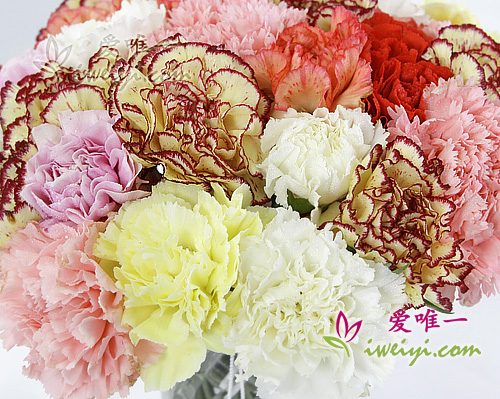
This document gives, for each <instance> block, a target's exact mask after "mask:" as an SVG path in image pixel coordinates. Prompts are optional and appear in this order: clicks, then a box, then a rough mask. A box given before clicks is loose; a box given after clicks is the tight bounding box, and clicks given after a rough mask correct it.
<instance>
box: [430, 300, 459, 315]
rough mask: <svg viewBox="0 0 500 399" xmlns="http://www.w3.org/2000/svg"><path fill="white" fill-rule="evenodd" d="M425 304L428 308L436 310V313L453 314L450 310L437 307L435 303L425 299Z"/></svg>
mask: <svg viewBox="0 0 500 399" xmlns="http://www.w3.org/2000/svg"><path fill="white" fill-rule="evenodd" d="M424 302H425V304H426V305H427V307H428V308H430V309H432V310H435V311H436V312H440V313H445V314H453V312H450V311H449V310H446V309H444V308H442V307H441V306H439V305H436V304H435V303H432V302H431V301H429V300H428V299H425V298H424Z"/></svg>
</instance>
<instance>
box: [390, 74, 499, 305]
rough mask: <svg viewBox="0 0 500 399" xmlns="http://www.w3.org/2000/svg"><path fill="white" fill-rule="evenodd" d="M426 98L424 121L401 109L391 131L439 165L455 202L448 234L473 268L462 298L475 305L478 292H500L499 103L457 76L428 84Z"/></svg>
mask: <svg viewBox="0 0 500 399" xmlns="http://www.w3.org/2000/svg"><path fill="white" fill-rule="evenodd" d="M469 83H470V82H469ZM424 102H425V109H426V111H425V114H426V117H427V121H425V122H420V121H419V120H418V119H416V120H415V121H414V122H413V123H410V121H409V118H408V116H407V115H406V113H405V111H404V110H403V109H401V108H399V109H398V110H397V112H395V113H393V114H392V116H393V119H394V120H393V121H392V122H391V123H390V124H389V132H390V134H391V137H392V138H394V137H396V136H406V137H410V138H412V139H413V140H415V141H416V142H418V143H420V145H421V146H422V149H423V151H424V153H425V154H426V155H427V156H428V157H432V158H434V157H436V158H438V159H440V160H441V162H442V164H443V172H442V174H441V180H442V182H443V183H445V184H447V185H448V189H447V190H446V195H447V196H448V197H450V198H451V199H452V200H453V202H454V203H455V205H456V210H455V211H454V212H453V214H452V220H451V228H452V233H453V235H454V237H455V239H456V240H457V241H459V242H461V247H462V249H463V252H464V256H465V258H466V259H467V260H468V262H470V263H471V264H472V265H473V266H474V270H473V271H472V273H471V274H470V275H469V277H468V278H467V279H466V280H465V282H466V284H467V286H468V287H469V291H467V292H466V293H461V295H462V300H463V302H465V303H468V304H473V303H476V302H478V301H479V299H480V298H481V291H482V292H483V293H485V294H486V295H491V294H494V293H495V291H500V255H499V254H500V237H499V232H500V220H499V218H498V216H497V215H498V207H499V205H500V203H499V199H500V153H499V151H498V149H499V148H500V106H499V104H496V103H494V102H492V101H490V100H489V99H488V98H487V96H486V94H485V92H484V91H483V90H482V89H481V88H480V87H478V86H475V85H472V84H471V83H470V84H465V85H464V84H463V83H462V79H461V78H454V79H451V80H449V81H443V80H440V82H439V84H438V85H435V84H433V85H431V86H430V87H429V88H428V89H427V90H426V91H425V92H424Z"/></svg>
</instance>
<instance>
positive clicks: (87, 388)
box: [0, 223, 162, 399]
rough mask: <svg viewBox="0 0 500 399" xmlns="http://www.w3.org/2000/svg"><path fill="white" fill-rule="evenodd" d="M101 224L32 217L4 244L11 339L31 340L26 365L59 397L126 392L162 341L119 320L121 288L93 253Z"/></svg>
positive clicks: (0, 316) (6, 326)
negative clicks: (139, 336) (144, 337)
mask: <svg viewBox="0 0 500 399" xmlns="http://www.w3.org/2000/svg"><path fill="white" fill-rule="evenodd" d="M101 225H102V224H93V225H90V226H83V225H81V226H79V227H78V230H77V229H75V228H72V227H69V226H68V225H67V224H64V223H58V224H53V225H51V226H49V227H47V228H44V227H42V226H41V225H38V224H33V223H30V224H28V225H27V226H26V228H25V229H23V230H20V231H18V232H17V233H16V234H14V235H13V236H12V239H11V240H10V241H9V242H8V243H7V244H6V245H5V247H4V248H2V249H0V271H1V272H0V278H1V281H0V284H1V285H2V287H1V288H2V289H1V294H0V330H1V331H2V333H1V336H2V339H3V341H4V345H5V347H6V348H7V349H10V348H11V347H13V346H21V345H25V346H28V347H29V348H30V352H29V354H28V356H27V358H26V360H27V361H28V363H29V365H28V366H27V368H26V369H25V370H24V372H25V374H27V375H28V377H30V378H36V379H39V380H40V381H41V382H42V383H43V384H44V386H45V389H46V391H47V392H48V393H49V394H50V395H51V396H53V397H54V398H61V399H62V398H65V399H67V398H72V399H88V398H96V399H105V398H108V397H109V396H111V395H112V394H114V393H115V392H119V393H120V394H121V395H126V394H127V393H128V390H129V386H131V385H132V384H133V383H134V382H135V380H136V379H137V378H138V376H139V372H140V369H141V366H148V365H150V364H151V363H152V362H156V361H157V360H158V356H159V351H161V349H162V348H160V347H158V346H157V345H154V344H152V343H150V342H148V341H141V342H140V343H139V344H138V345H137V346H134V345H133V344H132V342H131V341H130V338H129V335H128V329H127V328H125V327H123V326H121V325H120V320H121V316H122V299H123V297H122V293H121V292H119V291H118V290H117V288H116V287H115V284H114V283H113V281H112V280H111V278H110V277H109V276H108V275H107V274H106V273H105V272H104V271H103V270H102V269H101V268H100V266H99V265H98V263H97V262H96V260H95V259H94V258H93V256H92V255H91V254H92V248H93V245H94V244H95V242H96V239H97V236H98V234H99V232H100V231H102V230H104V228H103V226H101Z"/></svg>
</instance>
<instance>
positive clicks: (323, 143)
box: [260, 106, 388, 207]
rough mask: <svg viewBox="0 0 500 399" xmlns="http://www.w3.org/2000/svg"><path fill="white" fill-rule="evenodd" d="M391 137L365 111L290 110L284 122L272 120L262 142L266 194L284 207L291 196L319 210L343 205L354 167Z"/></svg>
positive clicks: (341, 108)
mask: <svg viewBox="0 0 500 399" xmlns="http://www.w3.org/2000/svg"><path fill="white" fill-rule="evenodd" d="M387 137H388V134H387V133H386V132H385V130H384V129H383V127H382V126H381V125H380V124H377V126H373V124H372V122H371V117H370V116H369V115H368V114H366V113H363V112H362V111H361V109H356V110H350V109H346V108H344V107H342V106H338V107H337V109H336V110H335V112H329V111H328V109H326V108H319V109H317V110H316V111H314V114H312V115H311V114H308V113H305V112H304V113H298V112H297V111H295V110H294V109H289V110H288V111H287V112H286V114H284V116H283V118H282V119H271V120H270V121H269V122H268V123H267V125H266V128H265V130H264V134H263V136H262V150H263V152H264V154H265V156H266V158H265V160H264V162H263V163H262V164H261V166H260V168H261V170H262V173H263V174H264V177H265V179H266V186H265V192H266V194H267V195H268V196H269V197H271V196H272V195H276V201H277V203H278V204H280V205H283V206H287V205H288V201H287V194H288V190H289V191H291V192H292V193H293V194H294V195H295V196H296V197H299V198H304V199H307V200H308V201H309V202H310V203H311V204H312V205H314V206H315V207H317V206H318V205H326V204H329V203H331V202H333V201H336V200H338V199H341V198H342V197H344V196H345V195H346V194H347V191H348V188H349V182H350V178H351V176H352V174H353V172H354V170H355V168H356V166H357V165H358V164H359V162H360V161H361V160H362V159H363V158H364V157H365V156H366V155H367V154H368V153H369V152H370V150H371V149H372V148H373V146H375V144H378V143H380V144H382V145H385V142H386V138H387Z"/></svg>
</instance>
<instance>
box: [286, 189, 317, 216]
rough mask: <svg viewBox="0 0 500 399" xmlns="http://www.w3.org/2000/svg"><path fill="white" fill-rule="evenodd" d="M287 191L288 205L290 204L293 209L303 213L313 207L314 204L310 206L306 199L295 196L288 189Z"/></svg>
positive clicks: (308, 211)
mask: <svg viewBox="0 0 500 399" xmlns="http://www.w3.org/2000/svg"><path fill="white" fill-rule="evenodd" d="M287 192H288V197H287V201H288V205H290V206H291V207H292V209H293V210H294V211H296V212H298V213H300V214H301V215H304V214H306V213H310V212H311V211H312V210H313V209H314V206H312V205H311V203H310V202H309V201H308V200H306V199H304V198H297V197H296V196H295V195H294V194H293V193H292V192H291V191H290V190H288V191H287Z"/></svg>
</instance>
